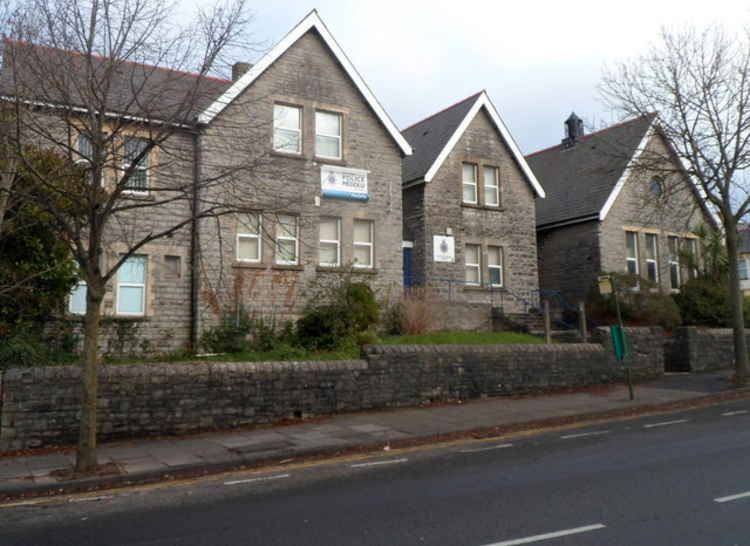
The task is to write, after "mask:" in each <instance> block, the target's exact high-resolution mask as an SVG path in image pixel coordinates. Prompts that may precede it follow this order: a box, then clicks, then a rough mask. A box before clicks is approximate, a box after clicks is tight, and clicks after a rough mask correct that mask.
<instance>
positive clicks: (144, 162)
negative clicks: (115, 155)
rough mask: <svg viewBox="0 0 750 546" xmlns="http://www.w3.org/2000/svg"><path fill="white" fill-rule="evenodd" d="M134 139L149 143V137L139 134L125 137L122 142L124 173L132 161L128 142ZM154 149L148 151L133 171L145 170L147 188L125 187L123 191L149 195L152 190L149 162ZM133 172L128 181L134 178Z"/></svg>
mask: <svg viewBox="0 0 750 546" xmlns="http://www.w3.org/2000/svg"><path fill="white" fill-rule="evenodd" d="M133 140H140V141H143V142H146V145H148V139H147V138H143V137H139V136H137V135H133V136H127V137H125V138H124V140H123V143H122V151H123V153H122V172H123V173H124V172H125V171H127V170H128V169H129V168H130V165H131V163H130V162H129V161H128V153H127V149H128V148H127V147H128V142H130V141H133ZM152 150H153V148H152V149H151V150H149V151H148V153H147V154H146V155H145V156H144V157H143V159H142V160H141V162H140V163H139V164H138V165H136V166H135V169H134V171H133V174H134V173H135V172H136V171H143V172H144V174H145V176H146V182H145V185H146V189H145V190H134V189H130V188H127V187H124V188H123V189H122V193H129V194H132V195H148V194H149V190H150V187H151V176H150V173H149V163H150V162H151V151H152ZM133 174H131V175H130V176H131V178H129V179H128V183H129V182H130V181H131V180H132V176H133Z"/></svg>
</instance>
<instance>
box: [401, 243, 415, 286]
mask: <svg viewBox="0 0 750 546" xmlns="http://www.w3.org/2000/svg"><path fill="white" fill-rule="evenodd" d="M403 250H404V290H408V289H409V288H411V287H412V285H413V284H414V277H413V276H412V275H413V273H412V271H413V267H412V251H413V250H414V249H413V248H404V249H403Z"/></svg>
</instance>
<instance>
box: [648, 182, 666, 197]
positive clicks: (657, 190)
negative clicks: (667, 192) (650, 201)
mask: <svg viewBox="0 0 750 546" xmlns="http://www.w3.org/2000/svg"><path fill="white" fill-rule="evenodd" d="M648 189H649V191H650V192H651V195H652V196H653V197H656V198H657V199H658V198H659V197H661V196H662V195H664V183H663V182H662V179H661V178H659V177H658V176H655V177H653V178H652V179H651V180H649V182H648Z"/></svg>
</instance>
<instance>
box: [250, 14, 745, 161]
mask: <svg viewBox="0 0 750 546" xmlns="http://www.w3.org/2000/svg"><path fill="white" fill-rule="evenodd" d="M313 8H317V9H318V12H319V14H320V16H321V17H322V19H323V20H324V21H325V22H326V24H327V25H328V27H329V29H330V31H331V32H332V34H333V35H334V37H335V38H336V39H337V41H338V42H339V44H340V45H341V47H343V48H344V51H346V53H347V55H348V56H349V58H350V59H351V61H352V62H353V63H354V66H356V67H357V69H358V70H359V72H360V73H361V74H362V76H363V77H364V79H365V81H366V82H367V83H368V84H369V86H370V87H371V89H372V90H373V92H374V93H375V95H376V96H377V97H378V99H379V100H380V102H381V103H382V104H383V106H384V107H385V109H386V111H388V113H389V114H390V115H391V117H392V118H393V119H394V121H395V122H396V125H398V127H399V128H404V127H406V126H408V125H410V124H412V123H414V122H415V121H418V120H420V119H422V118H424V117H426V116H428V115H430V114H432V113H434V112H436V111H438V110H441V109H443V108H445V107H446V106H449V105H451V104H453V103H455V102H457V101H459V100H461V99H463V98H465V97H467V96H469V95H471V94H473V93H475V92H477V91H479V90H481V89H486V90H487V91H488V93H489V95H490V97H491V98H492V100H493V102H494V103H495V106H497V108H498V109H499V110H500V114H501V115H502V117H503V119H504V120H505V123H506V124H507V125H508V127H509V128H510V130H511V132H512V133H513V135H514V137H515V139H516V141H517V142H518V144H519V145H520V147H521V149H522V151H523V152H524V153H525V154H526V153H530V152H533V151H536V150H538V149H541V148H544V147H547V146H550V145H553V144H556V143H557V142H559V140H560V139H561V138H562V133H563V125H562V123H563V121H564V120H565V118H567V116H568V115H569V114H570V112H571V110H575V112H576V113H577V114H578V115H579V116H581V117H582V118H583V119H584V121H585V122H586V124H587V125H591V126H596V127H599V126H601V125H602V124H603V123H609V122H613V121H617V120H616V119H615V116H614V114H613V113H611V112H607V111H605V109H604V107H603V106H602V105H601V104H600V101H599V100H598V95H597V85H598V83H599V80H600V77H601V72H602V68H603V66H604V65H605V63H611V62H613V61H616V60H618V59H623V58H627V57H630V56H634V55H636V54H638V53H639V52H641V51H643V50H644V49H645V48H646V47H648V45H649V43H651V42H652V41H653V40H654V39H655V36H656V34H657V33H658V31H659V29H660V28H661V27H662V26H664V25H666V26H669V27H679V26H682V25H684V24H697V25H705V24H709V23H718V24H724V25H727V26H729V27H730V28H733V29H735V30H738V29H739V25H742V24H745V23H746V22H748V21H750V17H749V16H750V0H748V1H744V2H741V1H737V0H713V1H710V2H696V1H690V0H630V1H629V2H617V3H615V2H608V1H601V0H598V1H589V0H568V1H567V2H566V1H555V2H552V1H538V0H520V1H519V0H513V1H508V0H494V1H491V0H487V1H479V0H461V1H456V0H451V1H447V0H418V1H416V0H354V1H352V0H318V1H317V2H312V1H309V0H275V1H272V2H265V3H263V4H260V3H258V4H257V7H256V8H255V13H256V20H255V24H254V27H253V31H254V34H255V36H256V37H257V38H259V39H263V40H267V41H268V43H269V45H273V44H274V43H275V42H277V41H278V40H279V39H281V38H282V37H283V35H284V34H285V33H286V32H287V31H289V30H290V29H291V28H292V27H293V26H294V25H295V24H296V23H297V22H299V21H300V20H301V19H302V18H303V17H304V16H305V15H306V14H307V13H308V12H309V11H310V10H311V9H313Z"/></svg>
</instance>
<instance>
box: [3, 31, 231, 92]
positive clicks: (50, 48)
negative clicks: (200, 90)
mask: <svg viewBox="0 0 750 546" xmlns="http://www.w3.org/2000/svg"><path fill="white" fill-rule="evenodd" d="M5 42H8V43H13V44H18V45H23V46H30V47H38V48H44V49H49V50H52V51H62V52H64V53H70V54H72V55H80V56H84V55H86V54H85V53H83V52H81V51H76V50H74V49H63V48H61V47H52V46H48V45H45V44H34V43H32V42H24V41H21V40H12V39H10V38H5ZM90 55H91V57H95V58H97V59H102V60H108V61H112V58H111V57H105V56H103V55H97V54H95V53H91V54H90ZM115 62H118V63H123V64H132V65H135V66H143V67H146V68H154V69H156V70H163V71H165V72H173V73H175V74H183V75H185V76H191V77H193V78H202V79H207V80H214V81H217V82H221V83H232V80H228V79H226V78H219V77H216V76H206V75H204V76H201V75H200V74H196V73H195V72H188V71H186V70H176V69H174V68H167V67H164V66H157V65H154V64H148V63H138V62H135V61H126V60H117V61H115Z"/></svg>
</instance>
